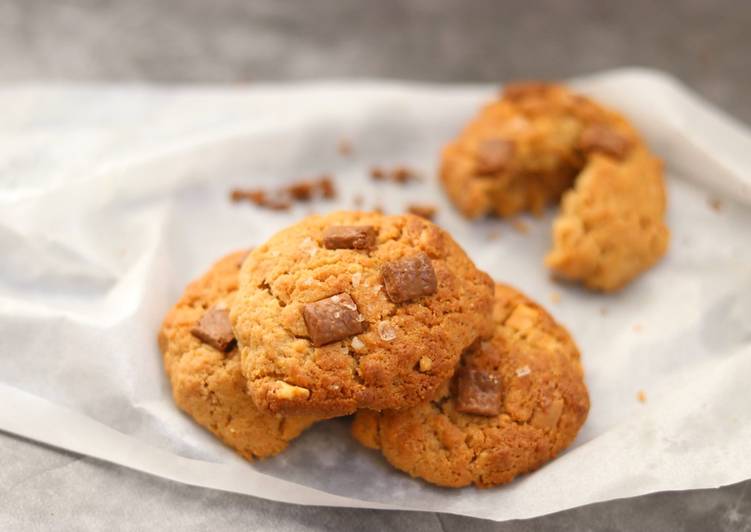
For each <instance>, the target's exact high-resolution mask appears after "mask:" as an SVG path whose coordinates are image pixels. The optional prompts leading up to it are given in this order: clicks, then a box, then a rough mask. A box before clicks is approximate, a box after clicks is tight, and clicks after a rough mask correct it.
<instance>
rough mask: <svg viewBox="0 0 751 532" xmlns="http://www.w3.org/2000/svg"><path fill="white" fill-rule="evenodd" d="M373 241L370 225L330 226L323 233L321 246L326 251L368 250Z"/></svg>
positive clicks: (373, 235)
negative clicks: (326, 249)
mask: <svg viewBox="0 0 751 532" xmlns="http://www.w3.org/2000/svg"><path fill="white" fill-rule="evenodd" d="M375 240H376V232H375V228H374V227H373V226H372V225H332V226H330V227H327V228H326V229H325V230H324V232H323V245H324V246H325V247H326V248H328V249H369V248H372V247H373V246H374V245H375Z"/></svg>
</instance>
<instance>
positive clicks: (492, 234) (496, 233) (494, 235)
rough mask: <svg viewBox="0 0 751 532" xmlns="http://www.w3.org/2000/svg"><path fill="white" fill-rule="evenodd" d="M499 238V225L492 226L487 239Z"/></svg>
mask: <svg viewBox="0 0 751 532" xmlns="http://www.w3.org/2000/svg"><path fill="white" fill-rule="evenodd" d="M499 238H501V228H500V227H494V228H493V229H491V230H490V231H489V232H488V236H487V239H488V240H498V239H499Z"/></svg>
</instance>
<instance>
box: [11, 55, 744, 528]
mask: <svg viewBox="0 0 751 532" xmlns="http://www.w3.org/2000/svg"><path fill="white" fill-rule="evenodd" d="M572 83H573V84H574V85H575V87H576V88H578V89H579V90H581V91H583V92H586V93H588V94H591V95H592V96H595V97H596V98H598V99H600V100H602V101H603V102H606V103H607V104H610V105H612V106H614V107H616V108H618V109H620V110H622V111H623V112H624V113H626V114H627V115H628V116H629V117H630V118H631V119H633V120H634V121H635V123H636V124H637V125H638V126H639V127H640V128H641V130H642V131H643V132H644V133H645V135H646V136H647V138H648V140H649V142H650V144H651V145H652V147H653V148H654V150H655V151H656V152H657V153H658V154H660V155H661V156H662V157H663V158H664V159H665V161H666V163H667V176H668V177H667V181H668V188H669V203H670V206H669V214H668V221H669V225H670V228H671V231H672V240H671V246H670V251H669V253H668V255H667V257H666V258H665V259H664V260H663V261H662V262H661V263H660V264H659V265H658V266H657V267H655V268H654V269H653V270H651V271H649V272H647V273H646V274H644V275H643V276H641V277H640V278H639V279H638V280H636V281H635V282H634V283H632V284H631V285H630V286H629V287H628V288H627V289H626V290H624V291H623V292H621V293H619V294H615V295H601V294H593V293H589V292H586V291H584V290H582V289H580V288H577V287H575V286H571V285H563V284H556V283H555V282H553V281H551V280H550V278H549V275H548V273H547V272H546V271H545V269H544V268H543V266H542V258H543V256H544V254H545V252H546V250H547V249H548V247H549V246H550V238H551V237H550V225H551V220H552V218H553V216H554V213H555V210H554V209H551V210H550V211H549V212H548V213H547V215H546V216H544V217H542V218H540V219H536V218H525V220H524V221H525V223H526V224H527V226H528V228H529V231H528V233H527V234H521V233H520V232H517V231H514V230H513V229H512V226H511V224H509V223H508V222H503V221H498V220H487V221H482V222H468V221H466V220H464V219H463V218H461V217H460V216H459V215H458V214H457V213H456V212H455V211H454V210H453V209H452V208H451V206H450V204H449V203H448V202H447V200H446V198H445V197H444V196H443V195H442V193H441V191H440V188H439V186H438V184H437V183H436V180H435V174H436V166H437V161H438V153H439V150H440V148H441V146H442V144H443V143H445V142H446V141H447V140H448V139H450V138H452V137H453V136H454V135H455V134H456V133H457V131H458V130H459V129H460V127H461V126H462V124H463V123H464V122H465V121H466V120H467V119H468V118H469V117H471V116H472V115H473V114H474V113H475V112H476V110H477V108H478V106H479V105H480V104H481V103H482V102H484V101H485V100H487V99H489V98H491V97H492V95H493V94H494V92H495V91H496V87H489V86H436V85H418V84H404V83H381V82H374V83H371V82H359V83H350V82H347V83H335V82H326V83H304V84H296V85H256V86H250V87H234V88H201V87H185V88H177V87H171V88H156V87H144V86H125V87H121V86H117V87H114V86H113V87H101V86H95V87H87V86H72V87H71V86H29V85H20V86H5V87H2V88H0V251H2V259H0V353H1V356H0V430H4V431H7V432H10V433H14V434H18V435H22V436H25V437H27V438H31V439H33V440H37V441H40V442H44V443H47V444H49V445H53V446H56V447H60V448H64V449H68V450H71V451H75V452H77V453H82V454H86V455H90V456H93V457H97V458H100V459H102V460H107V461H110V462H114V463H117V464H122V465H124V466H126V467H130V468H134V469H137V470H140V471H145V472H148V473H151V474H154V475H158V476H161V477H165V478H170V479H173V480H176V481H179V482H184V483H188V484H193V485H198V486H205V487H210V488H216V489H220V490H227V491H234V492H239V493H246V494H249V495H254V496H256V497H264V498H268V499H273V500H278V501H284V502H291V503H298V504H314V505H329V506H350V507H366V508H387V509H389V508H390V509H394V508H401V509H413V510H425V511H440V512H451V513H456V514H463V515H469V516H475V517H483V518H489V519H495V520H504V519H512V518H525V517H533V516H538V515H542V514H546V513H549V512H555V511H559V510H563V509H565V508H570V507H574V506H579V505H584V504H588V503H593V502H597V501H604V500H609V499H616V498H621V497H632V496H636V495H640V494H644V493H649V492H654V491H661V490H684V489H691V488H707V487H714V486H720V485H724V484H729V483H733V482H737V481H741V480H744V479H748V478H751V386H749V375H751V319H749V316H751V173H750V171H749V169H750V168H751V135H750V134H749V132H748V130H746V129H744V128H743V126H741V125H739V124H738V123H736V122H734V121H733V120H732V119H730V118H729V117H727V116H724V115H723V114H721V113H720V112H718V111H717V110H714V109H712V108H711V107H710V106H708V105H707V104H706V103H704V102H702V101H701V100H699V99H698V98H697V97H695V96H693V95H692V94H691V93H690V92H688V91H687V90H686V89H685V88H683V87H682V86H681V85H679V84H678V83H676V82H675V81H674V80H672V79H670V78H668V77H665V76H663V75H662V74H659V73H654V72H649V71H644V70H625V71H615V72H610V73H605V74H603V75H598V76H593V77H589V78H586V79H580V80H574V81H573V82H572ZM341 139H347V140H349V141H351V143H352V145H353V147H354V152H353V153H352V154H351V155H350V156H348V157H344V156H342V155H341V154H339V153H338V152H337V148H336V147H337V144H338V142H339V141H340V140H341ZM373 164H380V165H384V166H390V165H395V164H407V165H409V166H412V167H414V168H416V169H419V170H420V171H421V172H422V174H423V175H424V176H425V177H426V180H425V181H424V182H422V183H418V184H411V185H408V186H403V187H402V186H398V185H392V184H383V183H373V182H372V181H371V180H370V179H369V178H368V169H369V167H370V166H371V165H373ZM322 173H331V174H333V175H334V176H335V179H336V183H337V187H338V189H339V198H338V199H337V200H336V201H330V202H326V201H318V202H315V203H314V204H311V205H308V206H305V205H301V206H298V207H296V208H294V209H293V210H292V211H290V212H282V213H279V212H270V211H264V210H259V209H258V208H256V207H253V206H250V205H247V204H231V203H230V201H229V199H228V194H229V191H230V189H231V188H232V187H235V186H242V187H259V186H263V187H275V186H280V185H282V184H283V183H285V182H290V181H293V180H297V179H299V178H304V177H314V176H316V175H319V174H322ZM357 194H359V195H362V196H363V198H364V199H365V205H364V207H365V208H370V207H374V206H381V207H383V208H384V209H385V211H386V212H391V213H396V212H402V211H403V210H404V208H405V206H406V205H407V204H408V203H412V202H429V203H434V204H436V205H438V206H439V214H438V218H437V222H438V223H439V224H441V225H442V226H444V227H446V228H447V229H448V230H450V231H451V233H452V234H453V235H454V236H455V238H456V239H457V240H458V241H459V242H460V243H461V244H462V245H463V246H464V247H465V248H466V249H467V251H468V252H469V254H470V255H471V256H472V257H473V258H474V260H475V261H476V262H477V264H478V265H479V266H480V267H481V268H483V269H485V270H486V271H488V272H490V273H491V275H493V276H494V277H495V278H496V279H498V280H502V281H507V282H510V283H512V284H514V285H516V286H517V287H519V288H521V289H522V290H524V291H526V292H527V293H528V294H530V295H531V296H533V297H534V298H536V299H538V300H539V301H540V302H541V303H543V304H544V305H545V306H547V307H548V308H549V309H550V310H551V312H552V313H553V314H554V315H555V316H556V317H557V318H558V319H559V320H560V321H562V322H563V323H564V324H565V325H566V326H567V327H569V329H570V330H571V332H572V333H573V335H574V337H575V338H576V340H577V341H578V343H579V345H580V347H581V351H582V353H583V362H584V367H585V370H586V378H587V383H588V385H589V389H590V392H591V400H592V409H591V413H590V415H589V419H588V420H587V423H586V424H585V426H584V427H583V429H582V431H581V433H580V435H579V437H578V439H577V440H576V442H575V443H574V445H573V446H572V447H571V448H570V449H569V450H568V451H566V452H565V453H564V454H562V455H561V456H560V457H559V458H558V459H556V460H554V461H553V462H551V463H550V464H548V465H546V466H544V467H543V468H542V469H540V470H539V471H537V472H535V473H533V474H530V475H526V476H523V477H521V478H519V479H518V480H516V481H515V482H513V483H511V484H510V485H507V486H503V487H499V488H495V489H487V490H477V489H474V488H467V489H462V490H447V489H440V488H435V487H432V486H430V485H428V484H425V483H423V482H422V481H419V480H414V479H411V478H409V477H408V476H406V475H404V474H402V473H400V472H398V471H395V470H393V469H391V468H390V467H389V466H388V465H387V464H386V462H385V460H384V459H383V458H382V457H381V456H380V454H378V453H376V452H373V451H369V450H366V449H364V448H361V447H359V446H358V445H357V444H356V443H355V442H354V441H353V440H352V439H351V437H350V436H349V432H348V430H349V422H350V420H349V419H346V418H345V419H337V420H331V421H328V422H324V423H320V424H319V425H317V426H315V427H314V428H313V429H312V430H310V431H309V432H307V433H306V434H304V435H303V436H302V437H301V438H300V439H299V440H297V441H296V442H294V443H293V444H292V445H291V447H290V448H289V450H288V451H286V452H285V453H283V454H281V455H280V456H278V457H276V458H272V459H269V460H265V461H262V462H257V463H254V464H248V463H245V462H244V461H242V460H241V459H240V458H238V457H237V456H236V455H234V454H233V452H232V451H230V450H229V449H227V448H225V447H223V446H222V445H221V444H220V443H218V442H217V441H216V440H215V439H214V438H213V437H212V436H211V435H209V434H208V433H207V432H206V431H204V430H203V429H201V428H200V427H198V426H197V425H195V424H194V423H193V422H192V421H191V420H190V419H189V418H188V417H187V416H185V415H183V414H182V413H180V412H179V411H178V410H177V408H176V407H175V406H174V404H173V403H172V401H171V398H170V390H169V386H168V384H167V381H166V379H165V376H164V373H163V370H162V365H161V360H160V355H159V353H158V350H157V345H156V331H157V329H158V327H159V324H160V321H161V319H162V317H163V315H164V313H165V312H166V311H167V309H168V308H169V307H170V305H172V304H173V303H174V301H175V300H176V299H177V298H178V297H179V295H180V294H181V292H182V290H183V288H184V286H185V284H186V283H187V282H188V281H190V280H191V279H192V278H194V277H196V276H198V275H200V274H201V273H203V272H204V271H205V270H206V268H207V267H208V266H209V265H210V264H211V263H212V262H213V261H214V260H215V259H217V258H218V257H220V256H221V255H222V254H224V253H226V252H228V251H231V250H234V249H237V248H244V247H248V246H252V245H256V244H259V243H261V242H263V241H264V240H265V239H266V238H267V237H269V236H270V235H271V234H273V233H274V232H275V231H277V230H279V229H280V228H282V227H284V226H286V225H288V224H289V223H291V222H293V221H295V220H298V219H300V218H301V217H303V216H304V215H306V214H307V213H309V212H311V211H318V212H323V211H329V210H334V209H339V208H352V207H353V205H354V200H353V198H354V196H355V195H357ZM497 232H500V236H499V237H498V238H494V236H495V235H496V233H497ZM555 301H557V302H555ZM640 391H641V392H643V396H644V397H643V398H645V399H646V400H645V401H643V402H642V401H639V400H637V394H639V393H640Z"/></svg>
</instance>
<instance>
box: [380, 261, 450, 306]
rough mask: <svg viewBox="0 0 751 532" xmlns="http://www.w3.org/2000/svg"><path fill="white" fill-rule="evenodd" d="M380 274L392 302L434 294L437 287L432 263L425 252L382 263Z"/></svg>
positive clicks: (401, 301) (402, 301)
mask: <svg viewBox="0 0 751 532" xmlns="http://www.w3.org/2000/svg"><path fill="white" fill-rule="evenodd" d="M381 276H382V277H383V286H384V288H385V289H386V295H387V296H388V298H389V299H390V300H391V302H392V303H404V302H406V301H410V300H412V299H416V298H418V297H421V296H429V295H431V294H435V292H436V290H437V288H438V281H437V280H436V277H435V270H434V269H433V264H432V263H431V262H430V257H428V256H427V255H426V254H425V253H420V254H418V255H415V256H414V257H408V258H406V259H400V260H395V261H392V262H388V263H386V264H384V265H383V267H382V268H381Z"/></svg>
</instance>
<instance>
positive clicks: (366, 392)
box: [231, 212, 493, 417]
mask: <svg viewBox="0 0 751 532" xmlns="http://www.w3.org/2000/svg"><path fill="white" fill-rule="evenodd" d="M332 227H336V228H337V229H335V230H333V229H331V228H332ZM384 276H385V278H386V279H388V281H389V283H388V286H385V285H384ZM492 304H493V284H492V281H491V280H490V278H489V277H488V276H487V274H485V273H483V272H481V271H479V270H478V269H477V268H476V267H475V266H474V264H473V263H472V261H471V260H470V259H469V258H468V257H467V255H466V254H465V253H464V251H463V250H462V249H461V248H460V247H459V245H458V244H456V242H454V240H453V239H452V238H451V237H450V236H449V235H448V234H447V233H446V232H445V231H443V230H442V229H440V228H439V227H437V226H436V225H434V224H432V223H430V222H429V221H427V220H424V219H422V218H419V217H417V216H413V215H402V216H385V215H382V214H379V213H362V212H337V213H333V214H329V215H326V216H311V217H309V218H306V219H305V220H303V221H301V222H299V223H297V224H295V225H293V226H291V227H289V228H287V229H285V230H283V231H281V232H279V233H278V234H276V235H275V236H273V237H272V238H271V239H270V240H269V241H268V242H267V243H265V244H264V245H262V246H259V247H258V248H256V249H255V250H254V251H253V252H252V253H251V254H250V255H249V256H248V259H247V260H246V261H245V263H244V265H243V268H242V272H241V275H240V289H239V292H238V297H237V299H236V300H235V303H234V304H233V306H232V312H231V318H232V324H233V327H234V331H235V336H236V337H237V339H238V343H239V346H240V351H241V355H242V364H243V372H244V373H245V375H246V377H247V378H248V382H249V388H250V390H251V394H252V396H253V399H254V401H255V402H256V404H258V405H259V407H261V408H264V409H267V410H270V411H272V412H283V413H293V412H294V413H311V414H315V415H322V416H328V417H333V416H337V415H345V414H349V413H352V412H354V411H355V410H356V409H358V408H372V409H377V410H380V409H383V408H404V407H407V406H411V405H414V404H417V403H419V402H421V401H424V400H425V399H427V398H428V397H431V396H432V394H433V393H434V392H435V390H436V389H437V388H438V386H440V385H441V383H443V382H444V381H445V380H446V379H447V378H449V377H450V376H451V375H452V374H453V372H454V369H455V367H456V364H457V362H458V360H459V357H460V355H461V352H462V351H463V350H464V349H465V348H466V347H467V346H468V345H470V344H471V343H472V342H473V341H474V340H475V339H476V338H477V337H479V336H488V335H489V334H490V333H491V332H492V323H491V320H490V319H489V316H490V313H491V309H492Z"/></svg>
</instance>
